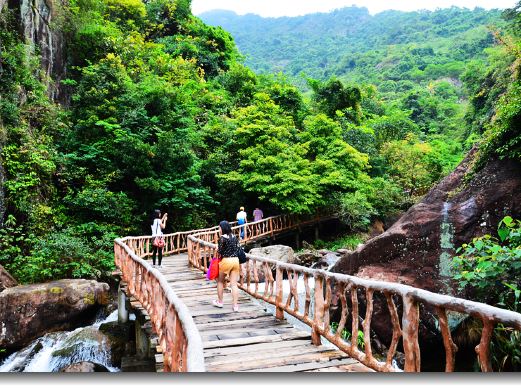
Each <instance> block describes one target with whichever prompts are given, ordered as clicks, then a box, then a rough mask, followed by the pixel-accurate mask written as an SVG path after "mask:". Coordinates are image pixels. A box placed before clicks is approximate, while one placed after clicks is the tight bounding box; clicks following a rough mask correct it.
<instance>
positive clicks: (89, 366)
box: [59, 361, 109, 372]
mask: <svg viewBox="0 0 521 391" xmlns="http://www.w3.org/2000/svg"><path fill="white" fill-rule="evenodd" d="M59 372H109V370H108V369H107V368H105V367H104V366H103V365H101V364H97V363H95V362H90V361H82V362H77V363H74V364H70V365H67V366H66V367H63V368H61V369H60V370H59Z"/></svg>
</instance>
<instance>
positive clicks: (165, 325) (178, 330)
mask: <svg viewBox="0 0 521 391" xmlns="http://www.w3.org/2000/svg"><path fill="white" fill-rule="evenodd" d="M133 239H134V238H123V239H116V240H115V241H114V258H115V263H116V266H117V267H118V268H119V269H120V270H121V272H122V279H123V281H125V282H126V283H127V286H128V290H129V292H130V294H131V295H132V296H134V297H135V298H136V299H138V300H139V302H140V303H141V304H142V305H143V307H144V308H145V309H146V310H147V312H148V314H149V315H150V320H151V322H152V326H153V328H154V331H155V332H156V333H157V335H158V339H159V346H160V347H161V349H162V352H163V370H164V371H165V372H204V371H205V366H204V355H203V343H202V340H201V336H200V334H199V331H198V330H197V327H196V325H195V323H194V321H193V319H192V316H191V314H190V312H189V310H188V308H187V307H186V305H185V304H184V303H183V302H182V301H181V300H180V299H179V298H178V297H177V296H176V294H175V293H174V291H173V290H172V288H171V287H170V286H169V285H168V282H167V280H166V278H165V277H164V276H163V275H162V274H161V273H160V272H159V271H158V270H157V269H154V268H152V267H151V266H150V265H149V264H148V262H145V261H144V260H143V259H141V258H140V256H138V255H136V253H135V252H134V250H133V249H135V248H136V247H132V248H131V247H129V246H128V245H127V243H126V242H130V243H131V244H132V245H136V243H137V244H142V243H143V241H141V239H139V240H138V241H135V240H133ZM148 241H149V239H148V240H147V241H146V242H148ZM141 249H142V248H141Z"/></svg>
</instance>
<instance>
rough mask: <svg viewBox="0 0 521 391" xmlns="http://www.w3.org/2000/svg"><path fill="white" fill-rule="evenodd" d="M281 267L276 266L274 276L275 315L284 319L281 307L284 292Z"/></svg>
mask: <svg viewBox="0 0 521 391" xmlns="http://www.w3.org/2000/svg"><path fill="white" fill-rule="evenodd" d="M282 277H283V276H282V269H281V268H280V267H277V272H276V276H275V282H276V289H277V296H276V298H275V308H276V312H275V317H276V318H277V319H279V320H282V319H284V310H283V309H282V298H283V294H284V289H283V285H282V284H283V283H282Z"/></svg>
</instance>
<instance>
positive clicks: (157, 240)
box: [154, 236, 165, 248]
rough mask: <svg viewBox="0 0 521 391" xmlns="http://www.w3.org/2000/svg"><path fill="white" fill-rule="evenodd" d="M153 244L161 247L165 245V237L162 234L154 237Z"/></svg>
mask: <svg viewBox="0 0 521 391" xmlns="http://www.w3.org/2000/svg"><path fill="white" fill-rule="evenodd" d="M154 246H156V247H159V248H162V247H165V239H163V237H162V236H156V238H155V239H154Z"/></svg>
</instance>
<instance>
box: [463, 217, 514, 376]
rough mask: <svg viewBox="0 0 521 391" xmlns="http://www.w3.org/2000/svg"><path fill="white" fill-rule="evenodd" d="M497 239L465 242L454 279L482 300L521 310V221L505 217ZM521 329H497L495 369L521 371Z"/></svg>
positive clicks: (481, 238) (499, 326)
mask: <svg viewBox="0 0 521 391" xmlns="http://www.w3.org/2000/svg"><path fill="white" fill-rule="evenodd" d="M497 233H498V238H496V237H493V236H491V235H484V236H482V237H479V238H475V239H473V240H472V242H471V243H469V244H463V245H462V246H461V247H460V248H459V249H458V250H457V251H456V252H457V253H458V254H459V255H458V256H456V257H455V258H454V269H455V271H456V274H455V279H456V280H457V281H458V283H459V286H460V288H461V289H462V290H463V289H468V290H470V291H471V293H472V295H473V296H474V297H475V298H476V299H478V300H481V301H487V302H488V303H490V304H492V305H499V306H501V307H504V308H507V309H510V310H513V311H519V309H520V305H519V304H520V298H521V284H520V283H521V221H520V220H514V219H513V218H512V217H510V216H506V217H505V218H503V220H501V222H500V223H499V227H498V231H497ZM520 346H521V332H520V331H518V330H514V329H513V328H511V327H506V326H505V325H503V324H498V325H497V326H496V327H495V329H494V334H493V339H492V342H491V348H490V349H491V357H492V363H493V366H494V369H496V370H501V371H519V370H521V349H520Z"/></svg>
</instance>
